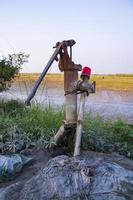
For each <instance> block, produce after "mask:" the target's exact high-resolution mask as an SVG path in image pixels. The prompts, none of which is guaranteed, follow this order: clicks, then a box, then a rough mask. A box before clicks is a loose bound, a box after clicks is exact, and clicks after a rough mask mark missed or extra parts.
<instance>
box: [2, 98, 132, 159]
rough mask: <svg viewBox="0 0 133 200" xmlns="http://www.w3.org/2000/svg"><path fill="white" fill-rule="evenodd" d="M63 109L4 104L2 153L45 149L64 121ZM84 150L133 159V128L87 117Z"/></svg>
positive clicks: (13, 103)
mask: <svg viewBox="0 0 133 200" xmlns="http://www.w3.org/2000/svg"><path fill="white" fill-rule="evenodd" d="M64 117H65V116H64V111H63V109H61V108H59V109H58V110H57V109H54V108H51V107H50V108H47V107H41V106H40V105H39V106H32V107H26V106H24V105H23V104H22V103H19V102H16V101H9V102H7V103H4V102H1V103H0V152H1V153H5V152H6V153H9V152H19V151H20V150H21V149H23V148H26V147H30V146H33V145H36V146H38V145H39V146H42V145H45V144H46V143H47V141H50V138H51V137H52V136H53V135H54V134H55V133H56V132H57V130H58V128H59V127H60V125H61V124H62V120H63V119H64ZM83 129H84V131H85V132H84V136H83V146H82V148H83V149H85V150H95V151H100V152H113V151H115V152H119V153H120V154H123V155H125V156H127V157H130V158H133V126H129V125H127V124H125V123H124V122H122V121H121V120H120V119H118V120H117V121H111V120H108V121H103V120H102V119H101V118H100V117H95V118H92V117H91V116H90V115H89V114H85V118H84V124H83Z"/></svg>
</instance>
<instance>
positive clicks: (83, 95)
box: [74, 92, 87, 156]
mask: <svg viewBox="0 0 133 200" xmlns="http://www.w3.org/2000/svg"><path fill="white" fill-rule="evenodd" d="M86 95H87V93H86V92H84V93H81V96H80V103H79V111H78V119H77V129H76V141H75V149H74V156H79V155H80V146H81V139H82V127H83V117H84V106H85V98H86Z"/></svg>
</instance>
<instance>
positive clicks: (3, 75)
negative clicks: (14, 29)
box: [0, 52, 29, 92]
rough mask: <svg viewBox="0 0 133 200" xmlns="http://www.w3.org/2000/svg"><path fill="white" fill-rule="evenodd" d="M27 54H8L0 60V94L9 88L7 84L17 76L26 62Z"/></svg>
mask: <svg viewBox="0 0 133 200" xmlns="http://www.w3.org/2000/svg"><path fill="white" fill-rule="evenodd" d="M28 57H29V55H28V54H24V53H22V52H20V53H17V54H9V55H8V57H3V58H2V59H0V92H1V91H4V90H6V89H8V88H9V83H11V81H12V80H13V79H14V78H15V77H16V76H17V75H18V74H19V72H20V69H21V67H22V65H23V64H24V63H25V62H28Z"/></svg>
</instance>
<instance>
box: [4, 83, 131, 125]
mask: <svg viewBox="0 0 133 200" xmlns="http://www.w3.org/2000/svg"><path fill="white" fill-rule="evenodd" d="M31 85H32V84H30V86H29V85H28V86H27V85H26V84H25V82H23V83H19V84H18V83H17V84H16V83H14V84H13V85H12V87H11V88H10V89H9V90H8V91H5V92H2V93H0V100H1V99H4V100H9V99H18V100H21V101H23V102H24V101H25V100H26V98H27V96H28V94H29V93H30V90H31V88H32V86H31ZM32 102H34V103H37V104H41V105H48V106H54V107H58V106H59V107H62V106H63V107H64V105H65V97H64V91H63V87H61V86H60V85H59V84H54V83H52V84H42V85H41V86H40V88H39V89H38V91H37V93H36V95H35V97H34V99H33V101H32ZM86 112H89V113H90V114H91V115H92V116H97V115H98V116H101V117H102V118H103V119H110V118H111V119H115V118H121V119H122V120H124V121H126V122H127V123H129V124H133V92H132V90H131V91H116V90H110V89H98V90H97V91H96V93H95V94H90V96H89V97H88V98H87V101H86Z"/></svg>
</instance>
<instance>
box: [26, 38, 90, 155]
mask: <svg viewBox="0 0 133 200" xmlns="http://www.w3.org/2000/svg"><path fill="white" fill-rule="evenodd" d="M75 43H76V42H75V41H74V40H65V41H62V42H57V43H56V45H55V47H54V48H56V49H55V51H54V53H53V55H52V56H51V58H50V60H49V61H48V63H47V65H46V67H45V68H44V70H43V72H42V73H41V75H40V77H39V78H38V80H37V81H36V82H35V85H34V86H33V88H32V91H31V93H30V95H29V96H28V98H27V100H26V104H27V105H30V101H31V99H32V98H33V97H34V96H35V94H36V91H37V89H38V87H39V85H40V83H41V82H42V80H43V78H44V77H45V75H46V74H47V72H48V70H49V68H50V66H51V65H52V63H53V62H54V60H56V61H58V56H59V65H58V66H59V69H60V71H61V72H62V71H63V72H64V91H65V114H66V117H65V118H66V119H65V120H64V122H63V125H62V126H61V127H60V128H59V130H58V132H57V134H56V135H55V137H54V143H55V144H56V145H58V144H59V143H60V142H61V141H62V139H63V138H64V137H65V136H66V137H67V138H69V136H71V135H72V133H73V135H74V134H75V132H76V127H77V93H78V92H82V89H83V87H82V85H84V84H83V83H84V80H83V83H82V82H80V84H79V82H78V71H81V69H82V66H81V65H77V64H75V63H74V62H73V61H72V46H73V45H74V44H75ZM68 47H69V48H70V55H69V53H68ZM75 83H76V85H75ZM86 90H87V91H85V92H88V90H89V86H88V85H87V89H86ZM85 94H86V93H85ZM82 96H84V97H85V96H86V95H82ZM84 101H85V99H84ZM83 105H84V103H83ZM77 130H78V129H77ZM78 132H79V131H77V133H78ZM77 135H79V134H77ZM76 141H77V140H76ZM78 142H79V143H80V142H81V140H80V141H79V140H78ZM79 146H80V145H79V144H78V148H79ZM76 149H77V148H76ZM75 152H77V150H75ZM78 154H79V151H78ZM75 155H77V153H75Z"/></svg>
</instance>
